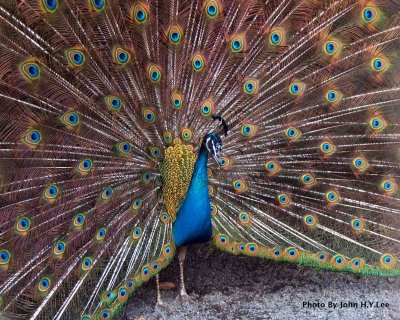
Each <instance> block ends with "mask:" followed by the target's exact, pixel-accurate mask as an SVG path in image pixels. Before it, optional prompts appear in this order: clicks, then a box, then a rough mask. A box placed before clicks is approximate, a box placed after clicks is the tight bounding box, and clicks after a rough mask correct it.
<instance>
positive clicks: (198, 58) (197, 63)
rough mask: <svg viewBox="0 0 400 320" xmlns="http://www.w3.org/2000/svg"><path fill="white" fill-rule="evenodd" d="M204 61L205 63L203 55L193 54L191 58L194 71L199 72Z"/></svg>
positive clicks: (202, 67)
mask: <svg viewBox="0 0 400 320" xmlns="http://www.w3.org/2000/svg"><path fill="white" fill-rule="evenodd" d="M204 63H205V59H204V57H203V55H201V54H200V53H197V54H195V55H194V56H193V58H192V66H193V69H194V71H196V72H200V71H202V70H203V69H204Z"/></svg>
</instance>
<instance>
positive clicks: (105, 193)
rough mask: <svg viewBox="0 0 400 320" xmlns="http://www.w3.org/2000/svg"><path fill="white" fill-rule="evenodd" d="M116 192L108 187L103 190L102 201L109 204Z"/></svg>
mask: <svg viewBox="0 0 400 320" xmlns="http://www.w3.org/2000/svg"><path fill="white" fill-rule="evenodd" d="M113 193H114V190H113V189H112V188H111V187H107V188H105V189H104V190H103V192H102V193H101V200H102V201H103V202H104V203H107V202H108V201H110V199H111V196H112V195H113Z"/></svg>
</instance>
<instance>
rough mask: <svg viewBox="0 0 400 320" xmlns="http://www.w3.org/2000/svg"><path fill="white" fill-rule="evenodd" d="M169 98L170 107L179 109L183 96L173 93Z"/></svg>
mask: <svg viewBox="0 0 400 320" xmlns="http://www.w3.org/2000/svg"><path fill="white" fill-rule="evenodd" d="M171 100H172V107H173V109H175V110H180V109H181V108H182V105H183V97H182V95H181V94H180V93H174V94H173V95H172V96H171Z"/></svg>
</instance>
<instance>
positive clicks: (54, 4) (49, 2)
mask: <svg viewBox="0 0 400 320" xmlns="http://www.w3.org/2000/svg"><path fill="white" fill-rule="evenodd" d="M41 4H42V7H43V9H44V10H45V11H46V12H48V13H54V12H55V11H56V10H57V8H58V0H41Z"/></svg>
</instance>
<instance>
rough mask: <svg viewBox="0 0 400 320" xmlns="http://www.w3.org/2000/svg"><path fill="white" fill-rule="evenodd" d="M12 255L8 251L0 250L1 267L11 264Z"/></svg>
mask: <svg viewBox="0 0 400 320" xmlns="http://www.w3.org/2000/svg"><path fill="white" fill-rule="evenodd" d="M10 259H11V254H10V251H8V250H5V249H3V250H0V266H4V265H7V264H8V263H9V262H10Z"/></svg>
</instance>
